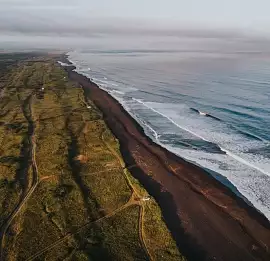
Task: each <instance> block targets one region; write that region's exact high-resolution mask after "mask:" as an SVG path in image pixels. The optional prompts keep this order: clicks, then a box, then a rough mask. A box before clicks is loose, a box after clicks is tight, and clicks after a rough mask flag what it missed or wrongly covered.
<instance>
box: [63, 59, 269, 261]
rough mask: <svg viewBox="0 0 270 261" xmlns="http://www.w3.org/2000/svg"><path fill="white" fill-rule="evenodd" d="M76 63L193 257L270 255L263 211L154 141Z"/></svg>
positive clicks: (127, 156) (129, 161)
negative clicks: (256, 208) (85, 75)
mask: <svg viewBox="0 0 270 261" xmlns="http://www.w3.org/2000/svg"><path fill="white" fill-rule="evenodd" d="M65 62H67V61H65ZM73 69H74V67H70V66H69V67H66V70H67V71H68V73H69V77H70V79H71V80H73V81H76V82H77V83H79V84H80V85H81V86H82V87H83V89H84V92H85V95H86V96H87V97H88V98H90V99H91V100H92V101H93V102H94V103H95V104H96V106H97V107H98V108H99V109H100V110H101V111H102V113H103V116H104V120H105V121H106V123H107V125H108V127H109V128H110V129H111V131H112V132H113V134H114V135H115V136H116V137H117V139H118V140H119V142H120V145H121V152H122V155H123V157H124V160H125V162H126V166H127V167H128V168H129V167H130V168H129V170H130V172H131V174H132V175H133V176H134V177H135V178H137V179H138V180H139V181H140V182H141V184H143V186H144V187H145V188H146V189H147V191H148V192H149V194H151V195H152V196H153V197H154V198H155V200H156V201H157V202H158V204H159V206H160V208H161V209H162V213H163V216H164V219H165V221H166V224H167V226H168V228H169V229H170V231H171V233H172V234H173V236H174V238H175V240H176V242H177V245H178V247H179V249H180V251H181V253H183V254H184V255H185V256H186V257H187V258H188V260H196V261H199V260H230V261H233V260H243V261H249V260H266V261H269V260H270V223H269V221H268V220H267V219H266V218H265V217H264V216H263V215H262V214H260V213H259V212H258V211H257V210H255V209H254V208H253V207H251V206H249V205H248V204H247V203H245V202H244V200H243V199H241V198H239V197H237V196H236V195H235V194H234V193H233V192H232V191H230V190H229V189H228V188H227V187H225V186H224V185H222V184H221V183H220V182H218V181H217V180H216V179H214V178H213V177H212V176H211V175H209V174H208V173H207V172H206V171H204V170H203V169H201V168H199V167H197V166H195V165H193V164H191V163H188V162H186V161H184V160H183V159H181V158H180V157H178V156H176V155H174V154H173V153H170V152H169V151H167V150H166V149H164V148H162V147H160V146H159V145H157V144H155V143H154V142H152V141H151V140H150V139H149V138H148V137H147V136H146V135H145V134H144V131H143V129H142V128H141V126H139V124H138V123H137V122H136V121H135V120H134V119H133V118H132V117H131V116H130V115H129V114H128V113H127V112H126V111H125V110H124V109H123V107H122V106H121V105H120V104H119V103H118V102H117V101H116V100H115V99H114V98H113V97H111V96H110V95H109V94H108V93H106V92H105V91H103V90H101V89H100V88H98V86H97V85H96V84H95V83H92V82H91V81H90V80H89V79H88V78H86V77H84V76H82V75H79V74H77V73H76V72H74V71H72V70H73ZM134 165H135V166H134Z"/></svg>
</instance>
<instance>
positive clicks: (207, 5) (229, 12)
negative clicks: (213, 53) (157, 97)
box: [0, 0, 270, 32]
mask: <svg viewBox="0 0 270 261" xmlns="http://www.w3.org/2000/svg"><path fill="white" fill-rule="evenodd" d="M269 12H270V1H269V0H226V1H224V0H188V1H187V0H0V30H1V31H2V32H3V31H23V32H26V31H34V32H36V31H40V32H42V31H43V30H45V31H50V30H51V31H54V30H57V29H60V31H61V29H63V30H64V31H65V30H67V31H68V30H70V31H73V30H74V29H76V30H80V29H81V30H82V31H84V30H86V28H87V27H89V26H90V28H89V30H90V29H91V30H93V29H94V28H96V29H97V30H99V29H100V27H101V28H103V29H104V30H105V28H108V29H111V28H114V29H117V30H119V29H123V30H124V29H125V30H126V29H128V28H129V27H131V28H132V27H136V28H137V27H139V28H145V27H146V28H148V27H150V28H152V29H155V30H157V29H159V28H161V29H167V28H170V29H172V28H173V29H175V28H190V27H193V28H200V29H202V28H208V29H209V28H214V29H218V28H227V29H244V30H246V31H247V30H249V29H250V30H258V31H260V32H262V31H263V32H268V31H269V32H270V15H269ZM89 30H88V31H89Z"/></svg>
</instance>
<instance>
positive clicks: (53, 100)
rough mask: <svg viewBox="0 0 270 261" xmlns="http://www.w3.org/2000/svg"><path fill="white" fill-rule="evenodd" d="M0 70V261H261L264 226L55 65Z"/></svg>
mask: <svg viewBox="0 0 270 261" xmlns="http://www.w3.org/2000/svg"><path fill="white" fill-rule="evenodd" d="M58 61H60V62H61V63H58ZM0 66H1V68H0V70H1V72H0V260H1V261H2V260H3V261H4V260H158V261H159V260H165V261H166V260H170V261H174V260H175V261H176V260H194V261H197V260H230V261H231V260H245V261H249V260H267V261H268V260H270V223H269V221H268V220H267V219H266V218H265V217H264V216H263V215H262V214H261V213H259V212H258V211H257V210H256V209H255V208H253V207H252V206H250V205H248V204H247V203H246V202H245V201H244V200H243V199H242V198H240V197H238V196H237V195H236V194H234V193H233V192H232V191H231V190H230V189H229V188H227V187H226V186H224V185H223V184H221V183H220V182H218V181H217V180H216V179H214V178H213V177H212V176H211V175H209V174H208V173H207V172H206V171H204V170H203V169H201V168H199V167H198V166H195V165H193V164H191V163H189V162H186V161H185V160H183V159H181V158H180V157H178V156H176V155H174V154H173V153H171V152H169V151H167V150H166V149H164V148H163V147H161V146H159V145H158V144H156V143H154V142H153V141H152V140H151V139H150V138H148V137H147V136H146V135H145V133H144V131H143V129H142V127H141V126H140V125H139V124H138V123H137V122H136V121H135V120H134V119H133V118H132V117H131V116H130V115H129V114H128V113H127V112H126V111H125V110H124V108H123V107H122V106H121V104H119V103H118V102H117V101H116V100H115V99H114V98H113V97H112V96H110V95H109V94H108V93H107V92H105V91H104V90H102V89H100V88H99V87H98V86H97V85H96V84H95V83H93V82H92V81H91V80H90V79H88V78H86V77H85V76H82V75H80V74H78V73H77V72H76V71H75V67H74V66H73V65H72V64H70V63H69V61H68V60H67V57H66V56H65V55H58V54H53V55H52V54H49V55H47V54H46V55H44V54H38V53H30V54H25V53H24V54H3V55H0Z"/></svg>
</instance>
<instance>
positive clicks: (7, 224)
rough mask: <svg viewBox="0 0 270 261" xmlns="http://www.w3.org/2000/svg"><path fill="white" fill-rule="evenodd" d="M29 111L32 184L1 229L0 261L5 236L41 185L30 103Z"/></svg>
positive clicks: (2, 258)
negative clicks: (31, 129)
mask: <svg viewBox="0 0 270 261" xmlns="http://www.w3.org/2000/svg"><path fill="white" fill-rule="evenodd" d="M29 111H30V117H26V119H27V121H28V124H29V128H33V131H32V135H31V136H30V137H29V142H30V147H31V148H32V149H31V165H32V184H31V186H30V188H29V190H28V192H27V193H26V194H25V196H24V197H23V198H22V199H21V201H20V202H18V204H17V205H16V207H15V208H14V209H13V211H12V213H11V214H10V215H9V217H8V218H7V220H6V222H5V223H4V224H3V226H2V227H1V231H0V260H1V261H2V260H4V245H5V235H6V232H7V230H8V228H9V227H10V225H11V223H12V221H13V220H14V219H15V217H16V216H17V215H18V214H19V212H20V211H21V210H22V208H23V206H24V205H25V203H26V202H27V200H28V199H29V198H30V197H31V195H32V194H33V192H34V191H35V189H36V187H37V186H38V183H39V178H38V166H37V163H36V141H35V132H34V129H35V127H34V122H33V120H32V111H31V104H30V103H29Z"/></svg>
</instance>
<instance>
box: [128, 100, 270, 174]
mask: <svg viewBox="0 0 270 261" xmlns="http://www.w3.org/2000/svg"><path fill="white" fill-rule="evenodd" d="M132 99H133V100H134V101H137V102H138V103H140V104H142V105H143V106H145V107H146V108H148V109H149V110H152V111H153V112H155V113H157V114H159V115H161V116H162V117H165V118H166V119H168V120H169V121H170V122H171V123H172V124H174V125H175V126H177V127H178V128H180V129H182V130H185V131H187V132H189V133H191V134H193V135H194V136H196V137H198V138H200V139H202V140H204V141H207V142H211V141H209V140H207V139H205V138H204V137H202V136H201V135H198V134H197V133H195V132H193V131H191V130H189V129H187V128H185V127H182V126H181V125H179V124H178V123H176V122H175V121H174V120H172V119H171V118H170V117H168V116H167V115H165V114H163V113H161V112H159V111H158V110H156V109H154V108H152V107H150V106H149V105H147V104H146V103H145V102H143V101H142V100H139V99H135V98H132ZM217 146H218V147H219V148H220V150H221V151H223V152H225V153H226V155H228V156H230V157H232V158H234V159H235V160H237V161H238V162H241V163H242V164H244V165H247V166H249V167H251V168H253V169H256V170H258V171H260V172H261V173H263V174H265V175H267V176H270V173H267V172H266V171H264V170H263V169H261V168H259V167H257V166H254V165H253V164H251V163H249V162H248V161H246V160H245V159H243V158H241V157H239V156H237V155H235V154H234V153H232V152H230V151H228V150H226V149H224V148H222V147H220V146H219V145H218V144H217Z"/></svg>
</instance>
